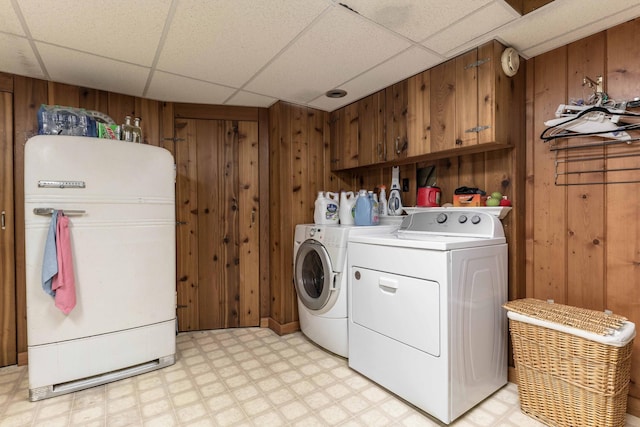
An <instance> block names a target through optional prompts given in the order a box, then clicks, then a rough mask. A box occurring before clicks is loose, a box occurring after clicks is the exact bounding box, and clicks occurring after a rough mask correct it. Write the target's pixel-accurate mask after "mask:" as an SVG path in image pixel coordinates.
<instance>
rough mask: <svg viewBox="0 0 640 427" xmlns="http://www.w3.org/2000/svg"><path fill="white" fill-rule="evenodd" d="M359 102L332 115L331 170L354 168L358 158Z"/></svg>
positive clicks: (357, 163)
mask: <svg viewBox="0 0 640 427" xmlns="http://www.w3.org/2000/svg"><path fill="white" fill-rule="evenodd" d="M358 108H359V107H358V103H357V102H355V103H353V104H349V105H347V106H346V107H342V108H341V109H339V110H337V111H334V112H333V113H332V115H331V170H333V171H335V170H342V169H349V168H354V167H357V166H358V165H359V160H358V114H359V111H358Z"/></svg>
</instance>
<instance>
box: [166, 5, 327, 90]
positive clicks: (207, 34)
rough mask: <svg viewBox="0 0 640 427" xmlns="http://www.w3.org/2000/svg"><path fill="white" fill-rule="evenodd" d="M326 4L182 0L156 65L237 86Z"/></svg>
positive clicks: (191, 75)
mask: <svg viewBox="0 0 640 427" xmlns="http://www.w3.org/2000/svg"><path fill="white" fill-rule="evenodd" d="M328 6H329V3H328V2H327V1H326V0H307V1H290V0H277V1H276V0H271V1H268V2H266V1H255V0H218V1H215V2H214V1H196V0H191V1H184V2H181V3H179V5H178V8H177V9H176V13H175V16H174V18H173V21H172V23H171V28H170V30H169V32H168V34H167V38H166V40H165V43H164V48H163V49H162V53H161V55H160V57H159V60H158V69H160V70H162V71H168V72H171V73H174V74H180V75H183V76H188V77H193V78H197V79H201V80H206V81H209V82H213V83H222V82H224V84H226V85H228V86H234V87H241V86H242V85H243V84H244V83H245V82H246V81H247V80H249V79H250V78H251V77H252V76H253V75H254V74H255V73H256V72H258V71H259V70H260V68H262V67H263V66H264V64H265V63H267V62H268V61H269V60H271V59H272V58H273V57H274V56H275V55H276V54H277V53H278V52H280V50H282V49H283V48H284V47H285V46H286V45H287V44H288V43H289V42H290V41H291V40H292V39H293V38H295V37H296V36H297V35H298V34H299V33H300V32H301V31H302V30H303V29H304V28H305V27H306V26H307V25H309V24H310V23H311V22H312V21H313V20H314V19H315V18H316V17H317V16H318V15H320V14H321V13H322V11H323V10H325V9H326V8H327V7H328Z"/></svg>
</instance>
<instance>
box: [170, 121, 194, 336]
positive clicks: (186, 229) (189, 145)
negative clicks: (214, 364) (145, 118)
mask: <svg viewBox="0 0 640 427" xmlns="http://www.w3.org/2000/svg"><path fill="white" fill-rule="evenodd" d="M171 119H172V120H173V116H171ZM175 131H176V136H177V137H178V138H180V139H182V141H181V142H180V143H179V144H176V145H175V161H176V173H177V175H178V176H179V178H178V179H177V181H176V222H177V223H178V224H179V225H177V226H176V245H177V247H178V250H179V251H180V252H181V254H182V255H181V256H179V257H178V258H177V263H176V276H177V282H176V286H177V292H178V302H177V303H178V309H177V316H178V325H179V327H180V330H181V331H191V330H197V329H199V312H198V308H199V301H198V277H197V271H198V258H197V253H198V249H197V236H198V216H197V211H198V194H197V192H196V191H197V182H198V165H197V162H196V149H195V147H196V145H195V141H196V137H197V134H196V123H195V120H176V124H175Z"/></svg>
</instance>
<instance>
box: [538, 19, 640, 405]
mask: <svg viewBox="0 0 640 427" xmlns="http://www.w3.org/2000/svg"><path fill="white" fill-rule="evenodd" d="M527 73H528V79H527V80H528V83H527V115H528V118H527V164H526V168H527V187H526V190H527V228H526V236H525V237H526V265H527V268H526V284H527V289H526V294H527V296H529V297H535V298H540V299H544V300H546V299H553V300H555V301H556V302H558V303H565V304H570V305H575V306H580V307H587V308H591V309H595V310H603V309H609V310H612V311H613V312H614V313H616V314H620V315H623V316H626V317H628V318H629V319H630V320H631V321H633V322H635V323H636V325H638V324H639V322H640V274H639V273H640V270H639V268H640V267H639V266H640V222H639V221H638V219H639V218H640V198H639V197H638V192H639V191H640V183H625V184H617V183H614V182H615V181H622V180H631V181H633V180H636V181H637V180H638V179H639V177H640V174H639V173H638V172H637V171H635V172H634V171H631V170H629V171H625V172H616V173H614V172H607V173H584V174H576V175H575V178H572V181H571V182H573V183H576V184H580V185H571V186H563V185H555V183H554V179H555V174H556V168H555V163H554V162H555V160H556V156H555V153H554V152H551V151H550V143H544V142H543V141H542V140H541V139H540V134H541V132H542V131H543V130H544V128H545V125H544V121H545V120H548V119H551V118H554V117H555V115H554V114H555V111H556V108H557V107H558V105H559V104H566V103H568V102H569V100H570V99H572V98H573V99H580V98H582V99H587V98H588V97H589V96H590V95H591V93H592V91H591V89H589V88H588V87H586V86H583V84H582V82H583V77H589V78H591V79H593V80H595V79H596V77H597V76H603V77H604V90H605V92H606V93H607V94H608V95H609V97H610V98H612V99H615V100H630V99H633V98H634V97H637V96H640V19H636V20H633V21H630V22H628V23H625V24H622V25H619V26H616V27H614V28H611V29H609V30H607V31H604V32H601V33H598V34H595V35H593V36H591V37H587V38H585V39H582V40H579V41H577V42H574V43H571V44H569V45H567V46H563V47H561V48H559V49H556V50H554V51H551V52H548V53H545V54H542V55H539V56H537V57H535V58H533V59H531V60H529V61H528V62H527ZM633 111H635V112H640V111H638V109H637V108H636V109H634V110H633ZM635 136H640V135H638V133H637V131H636V134H635ZM599 141H602V139H601V138H597V137H594V138H589V139H587V138H580V139H578V138H574V139H572V140H564V141H558V142H557V144H574V145H575V144H578V143H587V142H599ZM636 144H637V142H636V143H633V144H629V145H627V144H623V145H622V146H615V147H614V146H611V147H607V148H594V149H589V150H585V151H582V152H580V151H576V150H571V151H567V152H562V153H561V154H559V156H560V157H559V158H560V160H564V159H566V158H567V157H568V156H580V155H582V156H604V159H603V160H600V161H596V162H595V163H591V164H590V165H588V168H589V169H591V168H594V167H595V168H607V169H616V168H629V169H633V168H636V169H638V168H640V160H639V159H640V157H627V158H623V159H622V160H617V159H614V156H616V155H620V154H635V155H636V156H637V155H638V154H640V150H639V149H638V148H637V147H636V146H635V145H636ZM582 166H583V165H582V164H581V163H580V162H576V166H575V167H582ZM583 170H584V169H583ZM560 178H562V179H564V178H566V177H564V176H561V177H560ZM602 180H604V182H606V184H584V183H585V182H594V181H602ZM562 182H564V181H562ZM634 347H635V348H634V351H633V359H632V367H631V387H630V396H632V399H630V401H629V407H630V412H632V413H634V414H638V413H640V403H639V402H640V401H639V400H637V398H640V341H637V340H636V344H635V345H634Z"/></svg>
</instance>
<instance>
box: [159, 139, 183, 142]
mask: <svg viewBox="0 0 640 427" xmlns="http://www.w3.org/2000/svg"><path fill="white" fill-rule="evenodd" d="M162 139H163V140H165V141H173V142H179V141H186V140H185V139H184V138H162Z"/></svg>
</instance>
